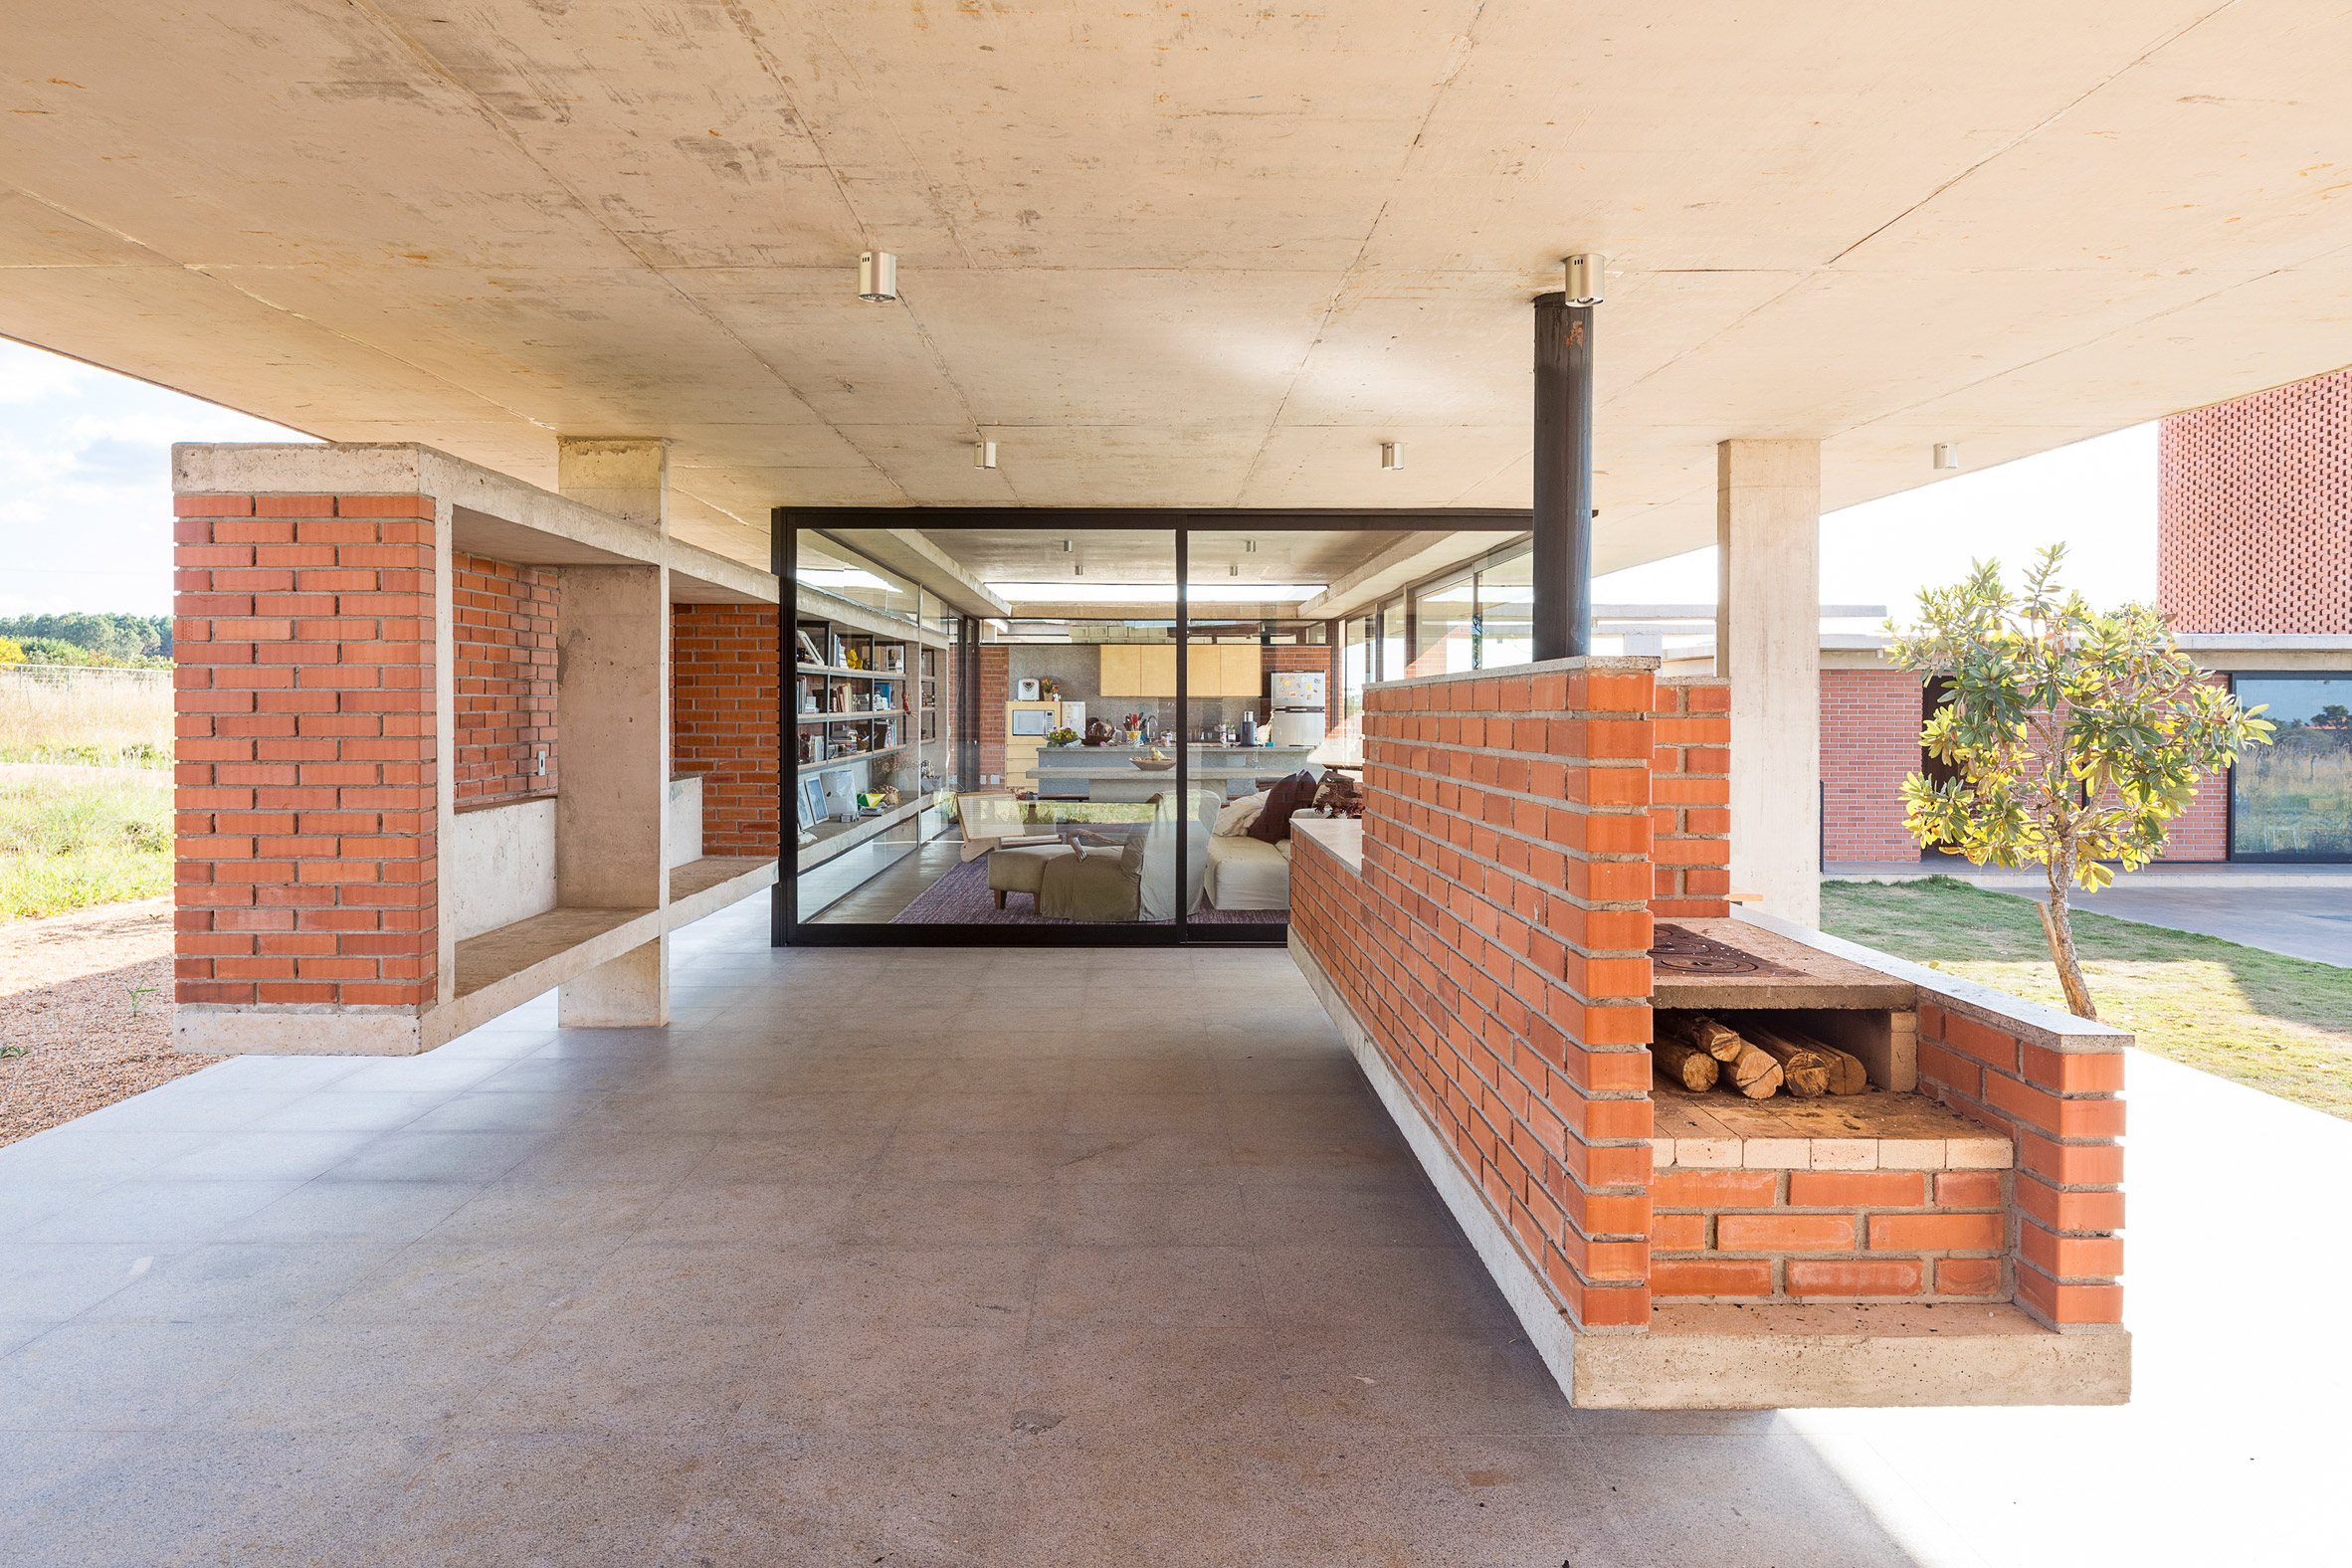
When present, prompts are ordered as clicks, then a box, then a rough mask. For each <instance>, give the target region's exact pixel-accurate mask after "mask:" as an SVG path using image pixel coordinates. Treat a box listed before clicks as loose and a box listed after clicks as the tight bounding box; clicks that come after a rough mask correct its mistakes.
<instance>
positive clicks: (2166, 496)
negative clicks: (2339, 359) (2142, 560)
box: [2156, 370, 2352, 633]
mask: <svg viewBox="0 0 2352 1568" xmlns="http://www.w3.org/2000/svg"><path fill="white" fill-rule="evenodd" d="M2156 519H2157V522H2156V526H2157V534H2156V602H2157V604H2158V606H2160V607H2161V608H2162V609H2163V610H2164V611H2165V612H2166V613H2167V614H2169V615H2170V616H2171V617H2172V618H2173V627H2174V629H2175V630H2176V631H2182V632H2271V633H2345V632H2352V370H2340V371H2337V372H2336V373H2335V374H2333V375H2326V376H2320V377H2317V378H2315V379H2313V380H2310V381H2301V382H2297V383H2295V384H2294V385H2292V386H2284V387H2277V388H2273V389H2272V390H2270V391H2268V392H2257V393H2255V394H2254V396H2253V397H2242V398H2239V399H2237V400H2236V401H2234V402H2229V403H2217V404H2216V405H2214V406H2213V407H2212V408H2201V409H2197V410H2195V411H2193V412H2191V413H2187V414H2176V415H2174V416H2173V417H2172V418H2170V419H2168V420H2166V421H2165V422H2164V426H2163V431H2162V434H2161V436H2160V437H2159V439H2158V459H2157V498H2156Z"/></svg>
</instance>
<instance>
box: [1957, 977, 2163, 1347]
mask: <svg viewBox="0 0 2352 1568" xmlns="http://www.w3.org/2000/svg"><path fill="white" fill-rule="evenodd" d="M2129 1044H2131V1037H2130V1036H2129V1035H2126V1034H2122V1033H2121V1032H2119V1031H2114V1030H2105V1029H2102V1028H2101V1027H2100V1026H2098V1025H2095V1024H2093V1025H2088V1026H2085V1027H2084V1028H2083V1030H2082V1031H2081V1032H2080V1033H2078V1034H2065V1035H2060V1034H2057V1033H2055V1032H2044V1031H2038V1030H2034V1029H2032V1028H2031V1027H2030V1026H2028V1025H2025V1024H2022V1023H2020V1022H2018V1021H2017V1020H2013V1019H2004V1018H2001V1017H2000V1016H1998V1015H1996V1014H1992V1013H1986V1014H1984V1015H1983V1016H1976V1015H1975V1014H1972V1013H1971V1012H1970V1011H1968V1010H1966V1009H1965V1008H1964V1006H1963V1004H1961V1003H1960V1002H1959V1001H1957V1000H1956V999H1954V998H1951V997H1943V998H1939V999H1936V1000H1935V1001H1930V1000H1929V999H1928V998H1927V997H1925V996H1922V997H1921V998H1920V1005H1919V1092H1920V1093H1922V1094H1926V1095H1929V1096H1931V1097H1932V1098H1935V1099H1937V1100H1940V1101H1941V1102H1943V1103H1944V1104H1947V1105H1949V1106H1951V1107H1952V1108H1953V1109H1955V1110H1959V1111H1962V1112H1965V1113H1966V1114H1968V1115H1970V1116H1973V1117H1975V1118H1976V1119H1977V1120H1979V1121H1981V1122H1983V1123H1985V1124H1986V1125H1987V1126H1989V1127H1992V1128H1994V1129H1996V1130H1997V1131H1999V1132H2000V1133H2001V1134H2002V1135H2003V1136H2005V1137H2008V1138H2011V1139H2013V1140H2014V1141H2015V1142H2016V1145H2017V1177H2016V1189H2015V1193H2016V1196H2015V1202H2016V1208H2017V1224H2018V1235H2017V1242H2016V1246H2015V1248H2014V1250H2013V1252H2012V1255H2011V1262H2012V1263H2013V1265H2014V1266H2015V1269H2016V1274H2017V1303H2018V1304H2019V1305H2020V1306H2023V1307H2025V1308H2027V1309H2028V1310H2029V1311H2032V1312H2033V1313H2034V1314H2035V1315H2036V1316H2038V1317H2040V1318H2042V1319H2044V1320H2045V1321H2047V1322H2050V1323H2053V1324H2056V1325H2058V1326H2061V1327H2073V1326H2080V1325H2087V1324H2107V1323H2120V1322H2122V1321H2123V1287H2122V1286H2121V1285H2120V1284H2118V1283H2117V1282H2116V1277H2117V1276H2118V1275H2119V1274H2122V1272H2123V1242H2122V1239H2121V1238H2120V1237H2118V1236H2116V1235H2115V1232H2117V1231H2119V1230H2121V1229H2122V1228H2123V1193H2122V1190H2121V1184H2122V1181H2123V1149H2122V1146H2121V1145H2120V1144H2118V1143H2117V1142H2116V1139H2118V1138H2120V1137H2121V1136H2122V1135H2123V1101H2122V1099H2121V1098H2120V1097H2119V1096H2120V1094H2121V1092H2122V1089H2123V1048H2124V1047H2125V1046H2128V1045H2129Z"/></svg>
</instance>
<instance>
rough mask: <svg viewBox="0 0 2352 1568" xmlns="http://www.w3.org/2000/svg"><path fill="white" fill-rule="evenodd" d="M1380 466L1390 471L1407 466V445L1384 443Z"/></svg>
mask: <svg viewBox="0 0 2352 1568" xmlns="http://www.w3.org/2000/svg"><path fill="white" fill-rule="evenodd" d="M1380 466H1381V467H1382V468H1384V469H1390V470H1395V469H1401V468H1403V467H1404V466H1405V444H1404V443H1403V442H1401V441H1384V442H1382V443H1381V444H1380Z"/></svg>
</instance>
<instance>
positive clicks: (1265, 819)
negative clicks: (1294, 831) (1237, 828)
mask: <svg viewBox="0 0 2352 1568" xmlns="http://www.w3.org/2000/svg"><path fill="white" fill-rule="evenodd" d="M1314 798H1315V776H1314V775H1313V774H1312V773H1310V772H1308V771H1307V770H1306V769H1304V768H1300V769H1299V770H1298V771H1297V772H1295V773H1293V774H1291V775H1290V776H1289V777H1288V778H1286V779H1283V780H1281V781H1280V782H1279V783H1277V784H1275V785H1274V788H1273V789H1271V790H1269V791H1267V795H1266V809H1265V810H1264V811H1262V812H1260V813H1259V814H1258V820H1257V821H1256V822H1253V823H1251V824H1250V837H1251V838H1253V839H1257V840H1259V841H1261V842H1263V843H1266V844H1279V843H1281V842H1282V840H1284V839H1286V838H1288V837H1289V836H1290V816H1291V814H1292V813H1293V812H1299V811H1304V810H1305V809H1306V806H1307V802H1309V801H1311V800H1313V799H1314Z"/></svg>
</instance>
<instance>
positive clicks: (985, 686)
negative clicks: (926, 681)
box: [966, 643, 1104, 789]
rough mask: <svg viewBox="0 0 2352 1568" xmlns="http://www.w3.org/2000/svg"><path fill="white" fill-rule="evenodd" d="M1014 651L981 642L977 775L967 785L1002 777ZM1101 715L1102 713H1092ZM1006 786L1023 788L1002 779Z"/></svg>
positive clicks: (1000, 644)
mask: <svg viewBox="0 0 2352 1568" xmlns="http://www.w3.org/2000/svg"><path fill="white" fill-rule="evenodd" d="M1012 661H1013V651H1012V650H1011V649H1010V648H1007V647H1006V646H1005V645H1004V644H1002V643H982V644H981V645H980V730H979V733H980V777H979V778H978V779H974V780H972V781H971V783H970V784H969V785H967V786H966V787H967V788H970V789H982V788H987V787H989V786H987V785H986V784H984V783H983V781H984V780H987V779H990V778H1004V772H1005V704H1006V703H1007V702H1009V701H1011V700H1012V698H1013V677H1012V667H1013V666H1012ZM1091 716H1092V717H1095V718H1101V717H1103V716H1104V715H1103V714H1102V713H1095V714H1093V715H1091ZM1005 787H1006V788H1008V789H1025V788H1027V787H1028V786H1027V785H1025V784H1016V783H1014V782H1013V781H1012V780H1011V779H1005Z"/></svg>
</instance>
